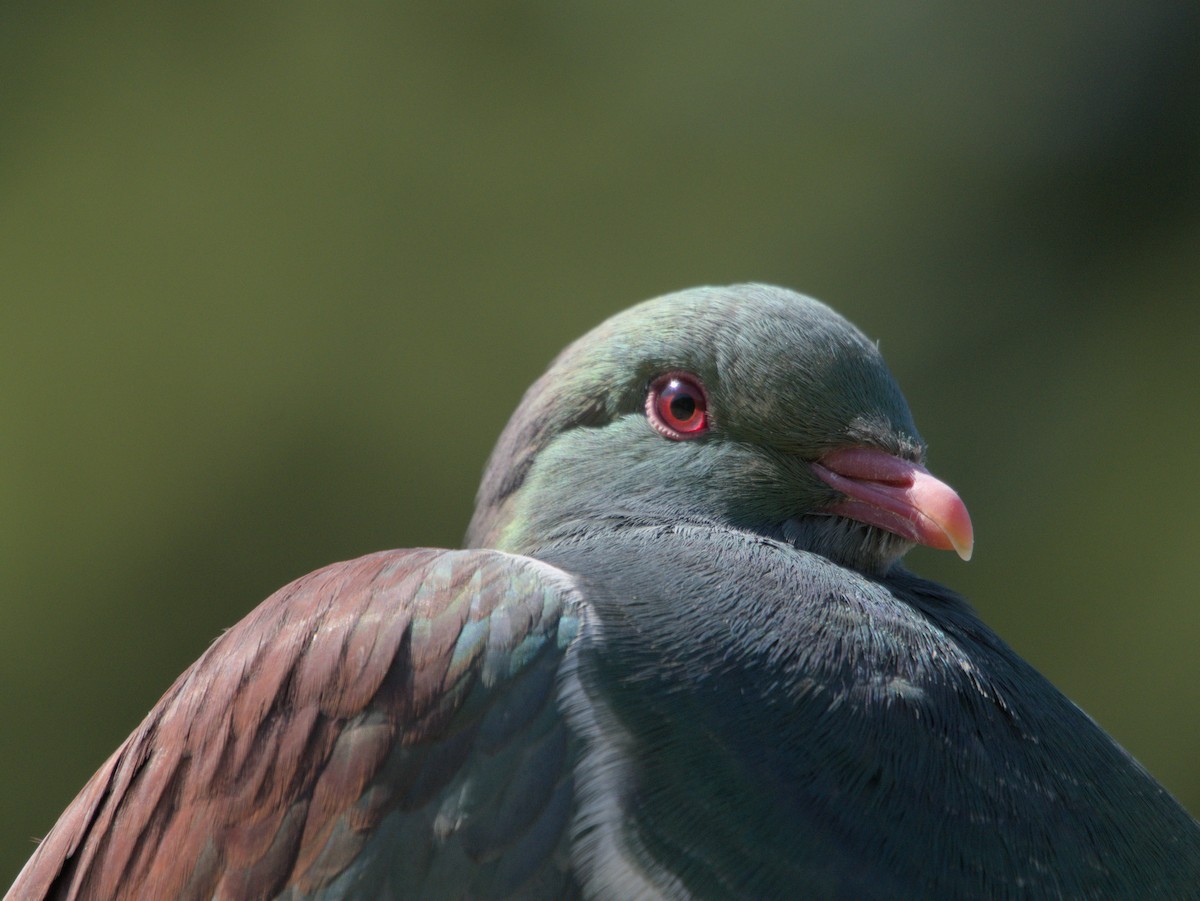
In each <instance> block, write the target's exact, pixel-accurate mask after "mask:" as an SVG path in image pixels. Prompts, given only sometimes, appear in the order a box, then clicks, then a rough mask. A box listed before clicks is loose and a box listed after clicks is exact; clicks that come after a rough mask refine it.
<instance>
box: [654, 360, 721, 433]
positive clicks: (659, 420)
mask: <svg viewBox="0 0 1200 901" xmlns="http://www.w3.org/2000/svg"><path fill="white" fill-rule="evenodd" d="M646 418H647V419H648V420H650V425H652V426H654V428H655V430H656V431H657V432H658V433H659V434H660V435H662V436H663V437H665V438H670V439H671V440H672V441H685V440H687V439H688V438H698V437H699V436H701V435H703V434H704V433H705V432H707V431H708V395H707V394H706V393H705V391H704V385H702V384H701V382H700V379H698V378H696V376H694V375H692V374H691V373H687V372H668V373H667V374H666V375H660V376H659V377H658V378H656V379H655V380H654V381H653V382H652V383H651V384H650V391H649V393H648V394H647V395H646Z"/></svg>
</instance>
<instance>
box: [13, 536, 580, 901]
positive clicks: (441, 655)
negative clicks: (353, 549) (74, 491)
mask: <svg viewBox="0 0 1200 901" xmlns="http://www.w3.org/2000/svg"><path fill="white" fill-rule="evenodd" d="M576 604H577V598H576V597H575V595H574V593H573V590H572V589H571V587H570V583H569V581H568V579H567V577H566V576H565V575H564V574H562V573H559V572H558V571H557V570H553V569H552V568H550V567H548V566H545V565H544V564H541V563H538V562H537V561H533V560H530V559H528V558H522V557H514V556H512V555H508V554H502V553H499V552H494V551H481V550H475V551H440V550H429V549H422V550H409V551H388V552H382V553H378V554H373V555H370V556H367V557H362V558H359V559H357V560H351V561H348V562H345V563H338V564H334V565H332V566H328V567H326V568H324V569H321V570H318V571H316V572H314V573H311V574H309V575H307V576H305V577H303V578H301V579H299V580H297V581H295V582H293V583H292V584H290V585H288V586H286V587H284V588H282V589H280V590H279V591H278V592H276V593H275V594H273V595H272V596H271V597H270V598H268V599H267V600H266V601H264V602H263V603H262V604H261V605H259V606H258V607H257V608H256V609H255V610H254V611H252V612H251V613H250V614H249V615H248V616H247V617H246V618H245V619H243V620H242V621H241V622H240V623H238V624H237V625H236V626H234V627H233V628H232V629H230V630H229V631H228V632H226V633H225V634H224V635H222V636H221V637H220V638H219V639H218V640H217V641H215V642H214V643H213V645H212V646H211V647H210V648H209V649H208V651H207V652H205V654H204V655H203V656H202V657H201V658H200V659H199V660H198V661H196V663H195V664H193V665H192V666H191V667H190V668H189V669H188V670H187V671H186V672H185V673H184V674H183V675H182V676H180V677H179V679H178V680H176V682H175V684H174V685H173V686H172V687H171V688H170V689H169V690H168V691H167V693H166V694H165V695H164V696H163V697H162V699H161V700H160V701H159V702H158V704H157V705H156V706H155V707H154V709H153V710H152V711H151V712H150V714H149V715H148V716H147V717H146V719H145V721H144V722H143V723H142V724H141V726H139V727H138V729H137V730H136V731H135V732H134V733H133V734H132V735H131V736H130V737H129V738H128V739H127V740H126V741H125V743H124V744H123V745H121V747H120V748H119V749H118V750H117V751H116V753H115V754H113V756H112V757H111V758H109V760H108V761H107V762H106V763H105V764H104V765H103V766H102V767H101V768H100V770H99V771H98V772H97V773H96V774H95V776H93V777H92V779H91V781H90V782H89V783H88V784H87V786H85V787H84V789H83V791H81V792H80V794H79V796H78V797H77V798H76V799H75V801H74V802H73V803H72V804H71V805H70V807H68V808H67V810H66V811H65V812H64V813H63V815H62V817H61V818H60V819H59V821H58V823H57V824H56V825H55V827H54V829H53V830H52V831H51V832H50V834H49V835H48V836H47V837H46V839H45V840H44V841H43V842H42V843H41V845H40V846H39V847H38V849H37V851H36V852H35V853H34V855H33V857H32V858H31V859H30V861H29V863H28V864H27V865H26V866H25V868H24V869H23V870H22V872H21V874H20V875H19V876H18V877H17V881H16V882H15V883H14V885H13V887H12V888H11V889H10V891H9V894H8V895H7V896H6V897H7V898H9V899H21V901H26V899H34V898H59V899H111V898H155V899H158V898H197V899H201V898H204V899H207V898H221V899H226V898H227V899H250V898H270V897H275V896H278V895H280V894H281V893H285V892H290V893H291V894H294V895H300V894H309V893H312V892H316V891H318V890H320V889H322V888H323V887H325V886H328V885H330V884H331V883H333V882H334V881H335V880H338V879H341V880H349V879H361V880H367V881H370V882H372V884H374V885H376V886H379V885H384V886H387V885H393V886H395V883H396V880H401V879H402V880H406V881H411V880H420V879H423V878H424V879H435V878H437V873H438V871H439V867H441V868H446V867H449V866H450V864H446V863H444V862H439V860H438V857H439V855H441V856H442V857H445V858H447V859H450V858H451V857H453V856H454V855H460V856H464V859H469V860H471V861H473V862H474V864H476V865H478V866H490V867H492V871H489V873H488V874H487V876H488V878H489V879H493V880H495V879H500V878H501V877H503V878H510V880H511V878H517V879H518V881H520V880H522V879H533V880H535V881H537V880H541V881H543V882H546V883H547V884H554V885H556V886H559V887H560V888H561V885H562V883H561V879H562V878H566V877H565V876H563V875H562V874H563V872H565V864H564V863H563V854H562V850H561V846H562V843H561V842H560V841H558V839H557V838H556V833H555V832H554V830H557V831H558V833H562V832H563V830H564V825H565V822H566V819H565V816H566V815H565V813H563V812H555V811H557V810H558V808H562V807H563V801H562V797H563V794H564V792H566V793H568V794H569V790H570V787H569V784H568V783H569V774H568V769H569V767H568V758H569V749H568V748H567V741H568V740H567V737H566V733H565V730H564V728H563V727H562V724H561V722H560V721H559V719H558V717H557V713H556V711H554V709H553V708H554V701H553V687H552V686H553V674H554V672H555V671H556V668H557V663H558V658H559V655H560V654H561V652H562V648H563V646H564V645H565V644H566V643H567V642H568V641H569V639H570V637H571V635H572V634H573V632H571V629H572V624H573V623H574V622H576V620H575V619H574V615H575V614H574V609H575V607H576ZM501 681H503V682H504V686H503V688H504V691H500V690H499V687H500V686H498V685H497V683H498V682H501ZM506 694H507V695H508V697H507V698H506V699H505V697H504V696H505V695H506ZM497 698H501V699H502V700H500V701H499V702H497V701H496V699H497ZM497 705H499V707H500V708H501V709H500V710H499V712H498V713H497V712H496V708H497ZM518 736H520V738H519V740H515V739H517V737H518ZM560 745H561V746H562V748H561V750H560V749H559V746H560ZM472 755H475V756H474V757H472ZM477 759H478V762H477ZM468 760H470V761H471V762H472V766H475V765H477V766H478V768H479V772H480V773H481V774H484V775H483V776H481V777H480V778H473V779H471V780H468V779H466V778H465V776H464V767H465V765H466V764H467V762H468ZM489 767H490V768H491V770H496V772H497V773H500V775H499V776H496V777H495V778H492V781H491V782H489V781H488V779H489V778H490V777H488V776H487V775H486V774H488V773H489V772H490V770H489ZM539 779H540V782H541V783H544V790H543V791H526V792H524V793H523V797H522V798H521V799H519V801H520V803H517V802H515V801H514V799H512V798H509V797H507V796H506V795H505V793H504V792H503V791H502V790H501V789H500V788H498V787H497V786H503V785H505V784H508V783H510V782H512V781H513V780H516V781H517V782H519V783H522V784H523V783H531V782H537V781H538V780H539ZM451 783H453V784H454V791H455V792H457V794H455V795H454V796H453V797H452V798H450V800H449V801H448V800H447V798H446V797H444V795H445V793H446V792H447V791H448V788H447V786H450V785H451ZM452 801H453V802H454V803H451V802H452ZM448 810H449V811H450V812H451V813H452V814H453V816H450V815H448V814H447V811H448ZM403 815H408V816H407V819H404V817H403ZM385 820H387V823H388V826H387V829H386V830H385V829H383V828H382V827H381V825H380V824H381V823H383V822H384V821H385ZM406 830H407V831H406ZM385 832H386V833H387V835H383V833H385ZM409 833H413V834H414V835H419V837H420V842H417V843H415V844H416V845H417V848H416V850H413V851H412V853H411V855H410V856H412V860H400V861H398V862H397V863H395V864H389V865H386V866H385V865H380V866H374V867H372V866H365V865H364V866H357V864H356V863H355V862H356V860H357V859H358V857H359V855H360V854H362V853H363V851H364V848H365V847H366V846H367V845H368V843H375V844H373V845H372V847H373V848H382V847H383V845H382V844H381V843H383V842H385V840H387V841H392V842H393V845H392V847H393V848H395V847H403V848H404V850H405V852H406V854H407V853H408V851H409V845H413V844H414V841H413V839H412V838H411V836H409ZM425 833H428V835H426V834H425ZM506 847H508V848H510V849H512V850H513V854H511V855H510V856H511V857H513V858H514V859H522V860H523V859H524V857H529V856H530V854H531V853H533V858H532V864H525V863H523V864H521V867H520V868H519V869H520V873H519V874H518V876H516V877H509V876H508V875H507V870H511V869H513V866H514V865H513V864H511V863H510V864H509V865H508V866H507V867H504V866H501V864H502V861H501V860H500V858H502V857H503V856H504V855H503V852H504V850H505V848H506ZM531 848H532V852H531ZM534 852H536V853H534ZM556 855H557V856H556ZM352 865H354V866H356V867H357V869H354V868H353V867H352ZM459 869H461V867H460V868H459ZM548 869H549V870H556V871H557V875H555V874H554V873H550V874H547V872H542V871H543V870H548ZM502 871H503V872H502ZM456 878H460V879H461V878H468V877H464V876H462V875H461V874H459V876H458V877H456ZM556 879H557V880H558V881H557V882H556V881H555V880H556ZM355 884H357V883H355ZM489 884H493V883H489ZM408 887H409V889H412V888H413V886H412V885H409V886H408ZM556 890H557V889H556ZM289 896H290V895H289Z"/></svg>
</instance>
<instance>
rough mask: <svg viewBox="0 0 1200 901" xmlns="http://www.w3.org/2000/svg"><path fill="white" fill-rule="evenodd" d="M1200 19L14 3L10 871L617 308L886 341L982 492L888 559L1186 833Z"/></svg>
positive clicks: (1, 580)
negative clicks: (952, 536) (708, 307)
mask: <svg viewBox="0 0 1200 901" xmlns="http://www.w3.org/2000/svg"><path fill="white" fill-rule="evenodd" d="M1197 59H1200V6H1197V4H1195V3H1194V2H1180V3H1166V2H1150V0H1136V2H1134V0H1130V2H1115V0H1086V2H1075V3H1065V2H1052V3H1047V4H1038V5H1030V4H1017V5H1010V6H1004V7H999V6H995V5H978V4H966V5H964V4H958V3H953V2H948V0H946V2H936V0H935V2H926V3H921V4H876V3H862V2H853V0H852V2H844V3H840V4H828V5H825V4H805V3H792V2H788V3H772V2H768V3H761V4H754V5H750V6H747V5H745V4H719V3H704V2H693V3H689V4H670V5H668V4H659V3H653V2H641V0H638V2H628V0H625V2H621V0H616V2H612V0H606V2H591V3H588V2H584V3H556V2H549V0H542V2H535V0H525V2H510V3H500V2H458V3H453V4H393V5H384V4H377V5H376V4H371V5H368V4H361V5H359V4H306V3H298V4H272V5H266V4H264V5H259V4H232V3H204V4H200V3H181V4H148V5H145V6H142V7H140V8H139V7H135V6H130V5H120V8H119V9H118V8H115V5H114V7H113V8H102V9H91V10H88V9H85V8H70V9H68V8H66V7H62V6H60V5H59V4H38V5H33V4H30V5H27V6H21V5H19V4H5V6H4V7H3V11H2V12H0V92H2V102H0V624H2V626H0V722H2V723H3V730H2V732H0V811H2V813H0V886H3V885H6V884H7V883H8V880H9V879H10V878H11V877H12V876H13V875H14V874H15V873H16V871H17V869H18V868H19V866H20V864H21V862H22V861H23V860H24V859H25V858H26V857H27V856H28V854H29V853H30V852H31V851H32V849H33V838H34V837H35V836H39V835H42V834H44V833H45V832H46V831H47V830H48V829H49V827H50V826H51V824H52V823H53V821H54V819H55V817H56V816H57V814H58V812H59V811H60V810H61V808H62V807H63V806H64V805H65V804H67V803H68V802H69V801H70V800H71V798H72V797H73V796H74V795H75V793H76V791H77V790H78V789H79V788H80V787H81V786H82V784H83V783H84V781H85V780H86V779H87V778H88V776H89V775H90V774H91V772H92V771H93V770H94V769H95V768H96V767H97V766H98V765H99V764H100V763H101V762H102V761H103V759H104V758H105V757H106V756H107V755H108V754H109V753H110V751H111V750H112V749H113V748H115V747H116V745H117V744H118V743H119V742H120V741H121V740H122V738H123V737H124V736H125V735H126V734H127V733H128V732H129V731H130V730H131V729H132V728H133V727H134V726H135V725H136V724H137V722H138V721H139V720H140V718H141V717H142V715H143V714H144V713H145V711H146V710H147V709H148V708H149V707H150V706H151V705H152V704H153V702H154V701H155V699H156V698H157V697H158V695H159V694H160V693H161V692H162V691H163V690H164V689H165V688H166V687H167V685H168V684H169V683H170V682H171V681H172V679H173V678H174V677H175V675H176V674H177V673H178V672H179V671H180V670H182V669H183V668H184V667H185V666H186V665H187V664H188V663H189V662H190V661H191V660H192V659H194V658H195V657H196V656H197V655H198V654H199V653H200V652H201V651H202V650H203V649H204V648H205V646H206V645H207V644H208V642H209V641H211V640H212V639H213V638H214V637H215V636H216V635H218V634H219V633H220V631H221V630H222V629H224V628H226V627H228V626H229V625H231V624H233V623H234V622H235V621H236V620H237V619H238V618H240V616H241V615H242V614H243V613H245V612H246V611H248V610H249V609H250V608H251V607H252V606H253V605H254V604H255V603H256V602H257V601H259V600H260V599H261V598H263V597H265V596H266V595H267V594H268V593H269V592H271V591H272V590H274V589H275V588H277V587H278V586H280V585H281V584H283V583H284V582H286V581H289V580H290V579H292V578H294V577H296V576H299V575H301V574H303V573H305V572H307V571H309V570H311V569H313V568H315V567H317V566H319V565H321V564H324V563H327V562H330V561H333V560H336V559H341V558H346V557H352V556H356V555H359V554H362V553H365V552H367V551H371V550H376V549H380V548H386V547H401V546H406V545H421V544H430V545H451V546H453V545H455V544H456V543H457V542H458V541H459V540H460V537H461V534H462V531H463V529H464V527H465V525H466V522H467V519H468V516H469V512H470V510H471V507H472V498H473V494H474V490H475V484H476V481H477V478H478V475H479V473H480V470H481V467H482V466H483V462H484V459H485V457H486V455H487V453H488V450H489V449H490V446H491V443H492V441H493V440H494V438H495V436H496V435H497V434H498V432H499V430H500V428H501V426H502V425H503V423H504V421H505V419H506V418H507V416H508V414H509V413H510V412H511V410H512V409H513V407H514V405H515V404H516V402H517V400H518V398H519V397H520V395H521V392H522V391H523V390H524V388H525V386H526V385H527V384H528V383H529V382H531V381H532V380H533V379H534V378H535V377H536V376H537V375H538V374H539V373H540V371H541V370H542V368H543V367H544V365H545V364H546V362H547V361H548V360H549V359H550V357H551V356H552V355H553V354H554V353H555V352H556V351H557V350H558V349H559V348H560V347H562V346H563V345H564V344H565V343H566V342H567V341H569V340H571V339H573V338H574V337H576V336H577V335H578V334H580V333H582V332H583V331H584V330H586V329H587V328H589V327H590V326H592V325H593V324H595V323H596V322H598V321H599V320H601V319H602V318H604V317H605V316H606V315H608V314H610V313H612V312H615V311H616V310H618V309H621V308H622V307H625V306H627V305H629V304H630V303H633V302H635V301H637V300H641V299H643V298H645V297H649V296H652V295H655V294H659V293H663V292H665V291H669V290H674V289H678V288H683V287H687V286H691V285H695V284H700V283H726V282H732V281H741V280H750V279H754V280H764V281H771V282H777V283H782V284H785V285H789V286H792V287H795V288H797V289H799V290H802V291H805V292H807V293H810V294H813V295H816V296H818V297H821V298H822V299H825V300H827V301H829V302H830V303H832V304H833V305H835V306H836V307H837V308H839V309H840V310H841V311H843V312H844V313H845V314H847V315H848V316H849V317H850V318H851V319H853V320H854V321H855V322H857V323H858V324H859V325H860V326H861V327H862V328H863V329H864V330H865V331H867V332H868V333H869V334H870V335H872V336H874V337H878V338H880V339H881V340H882V347H883V350H884V352H885V354H886V355H887V357H888V358H889V361H890V362H891V365H892V367H893V369H894V371H895V372H896V374H897V376H898V377H899V379H900V381H901V383H902V384H903V385H904V387H905V389H906V392H907V394H908V397H909V400H910V402H911V403H912V406H913V408H914V410H915V411H916V417H917V421H918V424H919V425H920V426H921V428H922V431H923V432H924V434H925V437H926V439H927V440H928V441H929V443H930V445H931V463H932V466H933V468H934V470H935V471H936V472H937V473H938V474H939V475H941V476H943V477H944V478H945V479H947V480H948V481H949V482H950V483H951V484H953V485H955V486H956V487H957V488H958V489H959V490H960V492H961V493H962V495H963V497H964V498H965V499H966V501H967V502H968V504H969V506H970V508H971V511H972V513H973V516H974V520H975V524H976V529H977V536H978V545H977V554H976V559H975V560H973V561H972V562H971V563H970V564H969V565H963V564H961V563H959V562H958V561H957V560H956V559H954V558H953V557H952V556H951V555H945V554H941V555H939V554H935V553H933V552H927V551H923V550H919V551H917V552H914V553H913V554H912V555H911V557H910V564H911V566H912V567H913V568H914V569H917V570H918V571H921V572H923V573H925V574H928V575H931V576H934V577H936V578H938V579H940V580H942V581H945V582H948V583H949V584H951V585H953V586H955V587H957V588H959V589H960V590H962V591H963V592H965V593H966V594H967V595H968V596H969V597H970V598H971V599H972V601H973V602H974V603H975V605H976V606H977V607H978V609H979V610H980V611H981V613H982V614H983V615H984V617H985V618H986V619H987V620H988V621H989V622H990V623H992V624H993V625H994V626H996V627H997V628H998V629H999V631H1000V632H1001V634H1003V635H1004V636H1005V637H1006V638H1007V639H1008V640H1009V641H1011V642H1012V643H1013V644H1014V645H1015V646H1016V647H1017V648H1018V650H1020V651H1021V652H1022V653H1023V654H1024V655H1025V656H1027V657H1028V658H1029V659H1030V660H1032V661H1033V662H1034V663H1035V664H1036V665H1037V666H1038V667H1040V668H1041V669H1042V670H1043V671H1044V672H1046V673H1047V674H1048V675H1049V676H1050V677H1051V678H1052V679H1053V680H1054V681H1055V682H1056V683H1058V684H1059V685H1060V686H1061V687H1062V688H1063V689H1064V690H1065V691H1066V692H1067V693H1068V694H1069V695H1070V696H1071V697H1072V698H1074V699H1075V700H1076V701H1077V702H1078V703H1079V704H1080V705H1081V706H1082V707H1084V708H1085V709H1086V710H1088V711H1089V712H1090V713H1091V714H1092V715H1093V716H1094V717H1095V718H1096V719H1097V720H1099V722H1100V723H1101V724H1102V725H1103V726H1104V727H1105V728H1107V729H1108V730H1110V731H1111V732H1112V733H1113V734H1114V735H1115V736H1116V737H1117V738H1118V739H1119V740H1120V741H1121V742H1122V743H1123V744H1124V745H1125V746H1126V747H1127V748H1129V749H1130V750H1131V751H1132V752H1133V753H1134V754H1135V755H1136V756H1137V757H1138V758H1139V759H1140V760H1142V761H1143V762H1144V763H1145V764H1146V766H1147V767H1148V768H1149V769H1150V770H1151V771H1152V772H1153V773H1154V774H1155V775H1156V776H1158V777H1159V778H1160V779H1161V780H1162V781H1163V782H1164V783H1165V784H1166V785H1167V786H1168V788H1170V789H1171V790H1172V791H1173V792H1175V793H1176V794H1177V795H1178V796H1179V797H1180V798H1181V799H1182V800H1183V801H1184V802H1185V804H1187V805H1188V806H1189V807H1190V808H1191V809H1192V811H1193V812H1200V653H1197V646H1198V640H1200V590H1198V589H1197V582H1196V574H1195V561H1196V555H1197V541H1198V539H1200V465H1198V464H1200V425H1198V423H1200V395H1198V391H1197V384H1198V381H1197V377H1198V375H1200V363H1198V362H1197V344H1198V339H1200V311H1198V308H1197V303H1196V300H1197V293H1198V290H1200V249H1198V248H1200V68H1198V67H1197V66H1196V60H1197Z"/></svg>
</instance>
